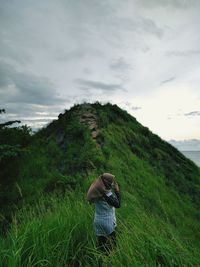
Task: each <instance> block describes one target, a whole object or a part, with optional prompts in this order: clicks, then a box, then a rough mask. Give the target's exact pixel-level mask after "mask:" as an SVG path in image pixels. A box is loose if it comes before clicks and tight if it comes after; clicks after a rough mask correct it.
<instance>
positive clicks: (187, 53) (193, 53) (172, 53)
mask: <svg viewBox="0 0 200 267" xmlns="http://www.w3.org/2000/svg"><path fill="white" fill-rule="evenodd" d="M166 54H167V56H174V57H190V56H198V55H200V50H193V49H191V50H184V51H178V50H177V51H169V52H167V53H166Z"/></svg>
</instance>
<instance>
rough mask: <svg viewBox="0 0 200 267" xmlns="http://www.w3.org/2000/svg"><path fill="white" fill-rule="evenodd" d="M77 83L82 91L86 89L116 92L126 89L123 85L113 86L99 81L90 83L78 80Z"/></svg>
mask: <svg viewBox="0 0 200 267" xmlns="http://www.w3.org/2000/svg"><path fill="white" fill-rule="evenodd" d="M75 82H76V83H78V84H79V85H80V86H81V87H80V88H81V89H86V90H88V89H89V90H90V89H91V90H92V89H96V90H102V91H116V90H122V91H124V90H125V89H124V88H123V87H122V85H121V84H113V83H112V84H111V83H103V82H99V81H90V80H84V79H76V80H75Z"/></svg>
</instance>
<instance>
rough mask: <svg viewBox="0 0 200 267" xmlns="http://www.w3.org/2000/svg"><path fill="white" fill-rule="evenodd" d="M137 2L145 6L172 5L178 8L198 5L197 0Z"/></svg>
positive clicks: (149, 0) (142, 0)
mask: <svg viewBox="0 0 200 267" xmlns="http://www.w3.org/2000/svg"><path fill="white" fill-rule="evenodd" d="M138 3H139V4H140V5H143V6H145V7H159V6H162V7H166V6H172V7H179V8H188V7H192V6H197V5H199V1H198V0H138Z"/></svg>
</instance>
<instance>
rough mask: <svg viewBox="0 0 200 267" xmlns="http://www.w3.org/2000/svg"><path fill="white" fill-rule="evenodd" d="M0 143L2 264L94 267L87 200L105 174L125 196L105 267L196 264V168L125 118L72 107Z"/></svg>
mask: <svg viewBox="0 0 200 267" xmlns="http://www.w3.org/2000/svg"><path fill="white" fill-rule="evenodd" d="M0 140H1V145H0V151H3V153H2V156H1V157H0V167H1V172H0V179H1V180H0V181H1V182H0V183H1V189H0V202H1V207H2V208H1V225H2V234H1V239H0V266H13V267H14V266H52V267H55V266H57V267H61V266H97V262H98V258H99V254H98V252H97V251H96V249H95V235H94V232H93V225H92V223H93V213H94V207H93V206H92V205H89V204H88V203H87V201H86V198H85V196H86V192H87V189H88V188H89V185H90V183H91V182H92V181H93V180H94V178H96V177H97V176H98V175H99V174H101V173H103V172H111V173H113V174H114V175H115V176H116V180H117V181H118V182H119V185H120V191H121V195H122V207H121V208H120V209H118V210H117V211H116V213H117V222H118V247H117V250H116V251H115V252H114V253H113V254H112V255H111V257H103V261H104V264H105V266H107V265H106V264H108V263H109V264H111V266H133V267H134V266H136V267H137V266H150V267H151V266H167V267H168V266H173V267H177V266H180V267H183V266H187V267H188V266H189V267H190V266H195V267H197V266H200V231H199V229H200V211H199V210H200V209H199V208H200V204H199V203H200V169H199V168H198V167H197V166H196V165H195V164H194V163H193V162H192V161H190V160H188V159H187V158H186V157H185V156H184V155H182V154H181V153H180V152H179V151H178V150H177V149H175V148H174V147H173V146H172V145H170V144H168V143H167V142H165V141H163V140H162V139H161V138H160V137H159V136H157V135H155V134H153V133H152V132H151V131H150V130H149V129H148V128H146V127H144V126H142V125H141V124H140V123H139V122H137V120H136V119H135V118H134V117H132V116H131V115H129V114H128V113H127V112H126V111H123V110H121V109H120V108H119V107H118V106H116V105H111V104H106V105H101V104H99V103H95V104H82V105H76V106H74V107H73V108H71V109H70V110H66V111H65V113H64V114H60V115H59V116H58V120H55V121H53V122H51V123H50V124H49V125H48V126H47V127H46V128H44V129H42V130H40V131H39V132H37V133H36V134H34V135H31V133H30V131H29V130H28V129H27V128H26V127H24V128H20V127H18V128H15V129H13V130H12V129H2V130H0ZM6 149H7V150H6Z"/></svg>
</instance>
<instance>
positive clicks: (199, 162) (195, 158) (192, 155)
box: [181, 151, 200, 167]
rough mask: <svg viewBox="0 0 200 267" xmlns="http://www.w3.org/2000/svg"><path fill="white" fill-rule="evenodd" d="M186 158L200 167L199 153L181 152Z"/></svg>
mask: <svg viewBox="0 0 200 267" xmlns="http://www.w3.org/2000/svg"><path fill="white" fill-rule="evenodd" d="M181 153H183V154H184V155H185V156H186V157H187V158H189V159H191V160H192V161H194V163H196V165H198V166H199V167H200V151H181Z"/></svg>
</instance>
